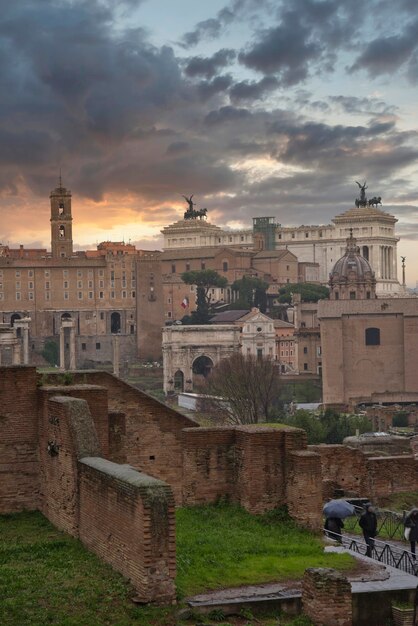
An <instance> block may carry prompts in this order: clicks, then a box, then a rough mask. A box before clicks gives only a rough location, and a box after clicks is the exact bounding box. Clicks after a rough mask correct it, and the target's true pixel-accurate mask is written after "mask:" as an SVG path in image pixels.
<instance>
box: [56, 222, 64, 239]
mask: <svg viewBox="0 0 418 626" xmlns="http://www.w3.org/2000/svg"><path fill="white" fill-rule="evenodd" d="M58 234H59V237H60V239H64V237H65V226H63V225H62V224H61V226H60V227H59V230H58Z"/></svg>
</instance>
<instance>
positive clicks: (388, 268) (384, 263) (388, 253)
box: [380, 246, 395, 279]
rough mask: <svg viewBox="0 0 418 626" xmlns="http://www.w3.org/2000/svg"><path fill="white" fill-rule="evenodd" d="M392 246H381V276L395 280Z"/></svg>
mask: <svg viewBox="0 0 418 626" xmlns="http://www.w3.org/2000/svg"><path fill="white" fill-rule="evenodd" d="M393 261H394V259H393V248H392V246H380V276H381V278H389V279H390V278H394V277H395V269H394V267H393Z"/></svg>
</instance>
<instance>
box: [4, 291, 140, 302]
mask: <svg viewBox="0 0 418 626" xmlns="http://www.w3.org/2000/svg"><path fill="white" fill-rule="evenodd" d="M85 295H86V293H85V292H83V291H78V292H77V299H78V300H83V299H84V297H85ZM109 296H110V298H111V299H115V298H116V292H115V291H111V292H110V293H109ZM121 297H122V299H126V298H128V297H129V294H128V292H127V291H122V292H121ZM130 297H131V298H135V297H136V292H135V291H132V292H131V293H130ZM15 298H16V300H17V301H19V300H22V293H21V292H20V291H16V293H15ZM63 298H64V300H69V299H70V292H69V291H64V292H63ZM98 298H99V300H104V298H105V292H104V291H99V293H98ZM4 299H5V298H4V293H3V292H2V291H0V300H4ZM34 299H35V296H34V292H33V291H29V292H28V300H34ZM87 299H88V300H93V299H94V291H88V292H87ZM45 300H51V292H50V291H45Z"/></svg>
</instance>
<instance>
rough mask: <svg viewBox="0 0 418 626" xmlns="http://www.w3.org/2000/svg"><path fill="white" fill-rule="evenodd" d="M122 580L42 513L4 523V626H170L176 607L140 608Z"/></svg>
mask: <svg viewBox="0 0 418 626" xmlns="http://www.w3.org/2000/svg"><path fill="white" fill-rule="evenodd" d="M131 595H132V589H131V587H130V586H129V584H128V583H127V582H126V581H125V580H124V579H123V577H122V576H120V575H119V574H117V573H116V572H114V571H113V570H112V569H111V568H110V567H109V566H107V565H105V564H104V563H102V562H101V561H100V560H99V559H98V558H97V557H96V556H95V555H93V554H91V553H90V552H87V550H85V549H84V547H83V546H82V545H81V543H80V542H79V541H76V540H75V539H73V538H72V537H69V536H68V535H66V534H64V533H61V532H59V531H58V530H56V529H55V528H54V527H53V526H52V525H51V524H50V523H49V522H48V521H47V520H46V519H45V518H44V517H43V516H42V515H41V514H40V513H19V514H17V515H5V516H1V517H0V614H1V618H0V623H1V625H2V626H45V625H47V624H56V625H59V626H84V625H87V624H88V626H105V625H108V624H109V625H117V626H131V625H132V626H133V625H134V624H135V625H137V626H149V625H151V624H154V625H155V626H171V625H172V624H173V623H175V621H173V612H174V609H173V608H172V607H168V608H164V609H161V608H141V607H138V606H135V605H134V604H133V603H132V602H131V601H130V597H131Z"/></svg>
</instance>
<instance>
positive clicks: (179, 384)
mask: <svg viewBox="0 0 418 626" xmlns="http://www.w3.org/2000/svg"><path fill="white" fill-rule="evenodd" d="M174 389H175V391H179V392H181V391H184V374H183V372H182V371H181V370H177V372H176V373H175V374H174Z"/></svg>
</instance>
